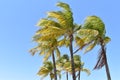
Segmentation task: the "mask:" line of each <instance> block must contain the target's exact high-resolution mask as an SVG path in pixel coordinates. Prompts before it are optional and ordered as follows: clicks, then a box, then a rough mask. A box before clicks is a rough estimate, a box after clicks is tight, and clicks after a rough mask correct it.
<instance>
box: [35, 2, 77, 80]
mask: <svg viewBox="0 0 120 80" xmlns="http://www.w3.org/2000/svg"><path fill="white" fill-rule="evenodd" d="M57 6H59V7H61V8H63V10H62V11H51V12H48V14H47V18H44V19H41V20H40V21H39V22H38V24H37V25H38V26H41V27H42V29H44V30H46V28H47V30H46V32H44V34H45V35H47V34H48V33H49V32H51V33H50V34H49V35H48V37H57V38H58V40H59V41H58V46H63V45H66V46H67V47H69V51H70V55H71V68H72V77H73V80H75V68H74V58H73V39H74V35H73V34H74V33H75V32H76V30H77V29H78V28H79V27H76V26H75V25H74V23H73V13H72V11H71V9H70V7H69V5H68V4H66V3H62V2H59V3H58V4H57ZM49 29H50V30H49ZM39 32H40V33H41V30H40V31H38V33H39ZM47 32H48V33H47ZM42 33H43V32H42ZM46 38H47V37H46Z"/></svg>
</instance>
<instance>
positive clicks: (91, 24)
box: [78, 16, 111, 80]
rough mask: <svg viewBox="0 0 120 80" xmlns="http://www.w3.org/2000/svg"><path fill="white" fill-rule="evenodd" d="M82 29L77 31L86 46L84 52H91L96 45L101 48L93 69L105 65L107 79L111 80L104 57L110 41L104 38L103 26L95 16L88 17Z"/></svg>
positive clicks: (105, 57)
mask: <svg viewBox="0 0 120 80" xmlns="http://www.w3.org/2000/svg"><path fill="white" fill-rule="evenodd" d="M82 29H83V30H86V32H87V31H88V33H89V34H88V33H87V34H86V33H84V31H82ZM82 29H81V30H79V31H78V33H79V34H80V35H81V36H82V37H81V38H82V39H84V43H85V44H87V47H86V51H85V52H88V51H90V50H92V49H93V48H94V47H95V45H97V44H98V45H100V46H101V49H100V52H99V56H98V61H97V63H96V65H95V67H94V69H100V68H102V67H103V66H104V65H105V69H106V74H107V78H108V80H111V76H110V71H109V67H108V62H107V56H106V44H107V43H108V42H109V41H110V38H109V37H107V36H105V33H106V30H105V24H104V23H103V21H102V20H101V19H100V18H99V17H97V16H88V17H87V18H86V19H85V21H84V24H83V26H82ZM91 31H92V32H91ZM95 34H96V35H95Z"/></svg>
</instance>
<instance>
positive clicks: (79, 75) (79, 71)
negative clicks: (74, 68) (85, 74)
mask: <svg viewBox="0 0 120 80" xmlns="http://www.w3.org/2000/svg"><path fill="white" fill-rule="evenodd" d="M80 72H81V71H79V72H78V80H80Z"/></svg>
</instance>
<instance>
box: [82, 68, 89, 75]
mask: <svg viewBox="0 0 120 80" xmlns="http://www.w3.org/2000/svg"><path fill="white" fill-rule="evenodd" d="M81 71H83V72H86V73H87V74H88V75H90V74H91V73H90V70H89V69H86V68H82V69H81Z"/></svg>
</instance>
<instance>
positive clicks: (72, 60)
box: [69, 35, 76, 80]
mask: <svg viewBox="0 0 120 80" xmlns="http://www.w3.org/2000/svg"><path fill="white" fill-rule="evenodd" d="M69 38H70V46H69V50H70V55H71V67H72V78H73V80H76V77H75V65H74V58H73V45H72V42H73V35H70V36H69Z"/></svg>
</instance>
